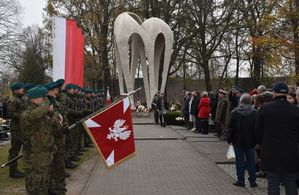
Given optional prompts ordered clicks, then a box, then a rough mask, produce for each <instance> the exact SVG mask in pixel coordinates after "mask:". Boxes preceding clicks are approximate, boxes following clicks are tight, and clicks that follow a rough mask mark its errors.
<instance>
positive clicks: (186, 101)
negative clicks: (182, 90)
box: [183, 91, 191, 128]
mask: <svg viewBox="0 0 299 195" xmlns="http://www.w3.org/2000/svg"><path fill="white" fill-rule="evenodd" d="M190 100H191V92H189V91H188V92H186V96H185V97H184V103H183V114H184V119H185V126H186V127H187V128H190V121H189V114H190V113H189V102H190Z"/></svg>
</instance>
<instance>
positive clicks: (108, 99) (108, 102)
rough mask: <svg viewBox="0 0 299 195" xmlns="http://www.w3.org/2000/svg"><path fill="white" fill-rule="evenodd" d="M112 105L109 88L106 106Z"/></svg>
mask: <svg viewBox="0 0 299 195" xmlns="http://www.w3.org/2000/svg"><path fill="white" fill-rule="evenodd" d="M109 104H111V96H110V92H109V87H108V88H107V96H106V105H109Z"/></svg>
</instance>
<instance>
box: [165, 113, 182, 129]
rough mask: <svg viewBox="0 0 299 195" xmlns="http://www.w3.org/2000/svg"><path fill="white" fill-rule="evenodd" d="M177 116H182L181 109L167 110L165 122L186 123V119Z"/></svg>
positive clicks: (173, 123)
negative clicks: (179, 118) (178, 118)
mask: <svg viewBox="0 0 299 195" xmlns="http://www.w3.org/2000/svg"><path fill="white" fill-rule="evenodd" d="M177 117H182V113H181V112H179V111H174V112H167V113H166V114H165V122H166V124H167V125H180V126H182V125H184V120H176V118H177Z"/></svg>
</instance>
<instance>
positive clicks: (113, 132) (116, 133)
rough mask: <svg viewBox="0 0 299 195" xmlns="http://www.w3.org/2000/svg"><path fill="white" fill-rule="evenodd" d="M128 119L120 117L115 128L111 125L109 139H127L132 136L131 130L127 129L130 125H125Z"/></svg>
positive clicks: (115, 123)
mask: <svg viewBox="0 0 299 195" xmlns="http://www.w3.org/2000/svg"><path fill="white" fill-rule="evenodd" d="M125 122H126V121H125V120H123V119H118V120H116V121H115V122H114V125H113V129H112V128H111V127H109V131H110V133H109V134H108V135H107V139H109V140H111V139H114V140H115V141H116V142H117V141H118V139H121V140H126V139H128V138H129V137H130V135H131V131H126V130H127V129H128V126H123V125H124V123H125Z"/></svg>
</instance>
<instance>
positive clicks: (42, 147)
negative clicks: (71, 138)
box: [20, 87, 56, 195]
mask: <svg viewBox="0 0 299 195" xmlns="http://www.w3.org/2000/svg"><path fill="white" fill-rule="evenodd" d="M47 91H48V90H47V89H46V88H44V87H34V88H32V89H30V90H29V91H28V92H27V96H28V98H29V103H28V106H27V108H26V110H25V111H24V112H23V113H22V114H21V118H20V124H21V128H22V129H21V131H22V133H23V135H24V158H23V160H24V170H25V187H26V192H27V194H28V195H47V194H48V190H49V189H48V188H49V184H50V170H51V164H52V161H53V155H54V154H55V152H56V146H55V143H54V137H53V132H52V125H53V105H50V104H49V102H44V96H45V95H46V94H47ZM54 121H55V120H54Z"/></svg>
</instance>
